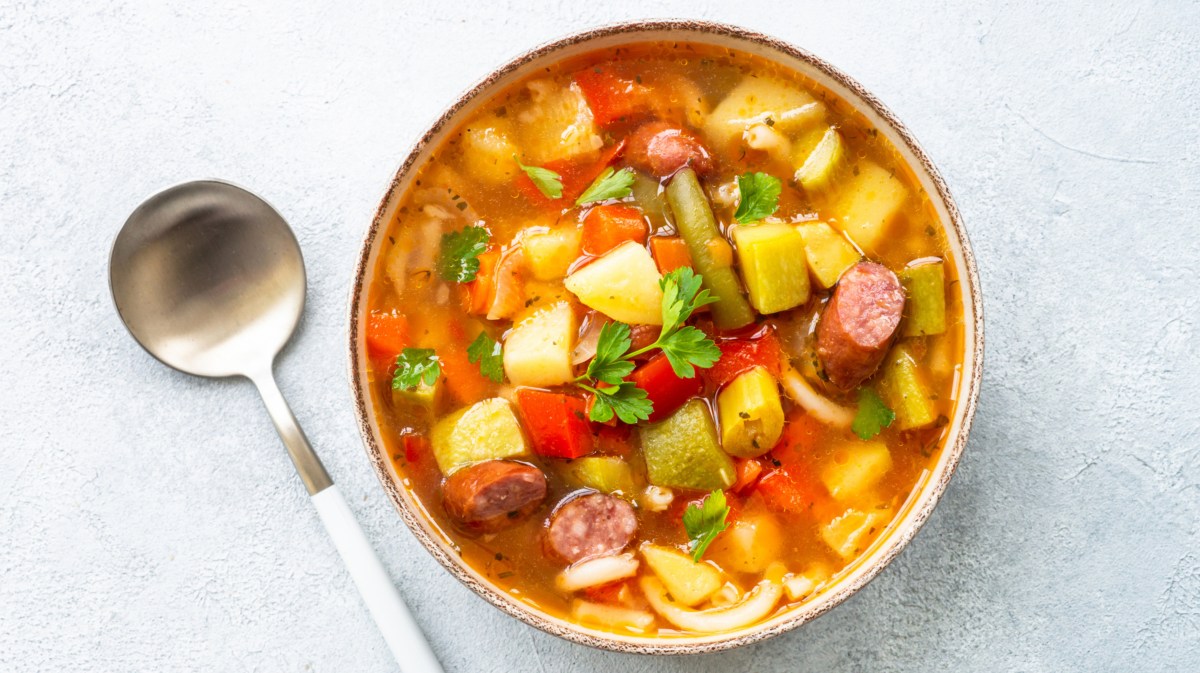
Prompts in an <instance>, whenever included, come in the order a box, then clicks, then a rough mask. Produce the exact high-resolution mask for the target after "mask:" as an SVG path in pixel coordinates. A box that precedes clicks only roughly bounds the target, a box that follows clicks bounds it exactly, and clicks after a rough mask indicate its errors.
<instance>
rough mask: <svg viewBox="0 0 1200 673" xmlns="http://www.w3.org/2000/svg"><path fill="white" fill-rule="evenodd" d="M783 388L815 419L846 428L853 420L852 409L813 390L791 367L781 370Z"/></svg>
mask: <svg viewBox="0 0 1200 673" xmlns="http://www.w3.org/2000/svg"><path fill="white" fill-rule="evenodd" d="M781 383H783V389H784V390H785V391H787V394H788V397H790V398H792V401H793V402H795V403H796V404H799V405H800V406H802V407H804V410H805V411H807V412H808V413H810V414H812V415H813V416H814V417H816V419H817V420H819V421H821V422H822V423H825V424H826V425H832V426H834V427H837V428H848V427H850V424H851V423H853V422H854V411H853V410H852V409H847V408H846V407H843V406H842V405H840V404H838V403H837V402H834V401H833V400H831V399H829V398H828V397H825V396H824V395H822V394H820V393H818V392H817V391H816V390H813V387H812V386H811V385H809V383H808V381H806V380H805V379H804V377H803V376H801V375H800V372H798V371H796V370H795V369H793V368H792V367H788V368H786V369H785V370H784V371H783V377H782V381H781Z"/></svg>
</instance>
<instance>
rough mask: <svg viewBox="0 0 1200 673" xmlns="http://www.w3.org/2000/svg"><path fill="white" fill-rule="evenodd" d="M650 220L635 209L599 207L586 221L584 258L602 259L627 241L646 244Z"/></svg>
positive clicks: (594, 209) (584, 225)
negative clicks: (601, 257) (605, 254)
mask: <svg viewBox="0 0 1200 673" xmlns="http://www.w3.org/2000/svg"><path fill="white" fill-rule="evenodd" d="M647 229H648V227H647V226H646V218H644V217H643V216H642V211H640V210H638V209H637V208H634V207H633V206H625V205H621V204H613V205H608V206H596V207H595V208H592V209H591V210H590V211H588V214H587V217H586V218H584V220H583V238H582V246H581V247H582V248H583V252H584V254H587V255H594V256H596V257H599V256H600V255H603V254H604V253H606V252H608V251H609V250H612V249H613V248H615V247H617V246H618V245H620V244H622V243H624V242H625V241H637V242H638V243H645V242H646V234H647V233H648V232H647Z"/></svg>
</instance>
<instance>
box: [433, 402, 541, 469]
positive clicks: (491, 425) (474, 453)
mask: <svg viewBox="0 0 1200 673" xmlns="http://www.w3.org/2000/svg"><path fill="white" fill-rule="evenodd" d="M430 445H431V446H432V448H433V457H434V460H436V461H437V464H438V468H440V469H441V471H442V474H446V475H449V474H450V473H452V472H454V471H455V470H457V469H458V468H460V467H465V466H467V465H470V464H472V463H478V462H481V461H485V460H496V459H499V458H513V457H516V456H526V455H529V443H528V442H527V441H526V440H525V435H524V433H522V432H521V424H520V423H519V422H517V416H516V414H514V413H513V410H512V406H511V405H509V403H508V400H506V399H504V398H501V397H493V398H490V399H486V400H482V401H480V402H476V403H475V404H472V405H471V406H469V407H465V408H463V409H459V410H458V411H456V412H454V413H452V414H450V415H449V416H446V417H445V418H443V419H442V420H440V421H438V422H437V425H434V426H433V432H432V433H430Z"/></svg>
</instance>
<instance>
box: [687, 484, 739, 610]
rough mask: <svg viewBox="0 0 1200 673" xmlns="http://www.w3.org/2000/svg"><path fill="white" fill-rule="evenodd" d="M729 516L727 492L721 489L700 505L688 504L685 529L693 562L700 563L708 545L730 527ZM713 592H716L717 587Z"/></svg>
mask: <svg viewBox="0 0 1200 673" xmlns="http://www.w3.org/2000/svg"><path fill="white" fill-rule="evenodd" d="M728 515H729V507H728V506H727V505H726V504H725V492H724V491H722V490H721V489H719V488H718V489H717V490H715V491H713V492H712V493H709V494H708V495H706V496H705V497H704V500H702V501H701V502H700V504H698V505H697V504H696V503H688V506H687V509H685V510H684V512H683V528H684V530H686V531H687V536H688V551H690V552H691V554H692V560H693V561H696V562H699V561H700V558H701V557H702V556H704V550H706V549H708V545H710V544H712V542H713V540H715V539H717V536H718V535H720V534H721V532H722V531H724V530H725V529H726V528H728V527H729V525H728V524H726V523H725V517H726V516H728ZM718 586H719V585H718ZM713 591H716V587H714V588H713Z"/></svg>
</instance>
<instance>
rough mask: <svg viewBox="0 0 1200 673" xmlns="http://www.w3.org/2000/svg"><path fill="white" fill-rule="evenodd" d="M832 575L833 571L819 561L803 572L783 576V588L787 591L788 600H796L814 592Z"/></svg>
mask: <svg viewBox="0 0 1200 673" xmlns="http://www.w3.org/2000/svg"><path fill="white" fill-rule="evenodd" d="M832 576H833V572H832V571H831V570H830V568H829V566H828V565H827V564H825V563H821V562H817V563H812V564H810V565H809V566H808V568H807V569H806V570H805V571H804V572H803V573H800V574H799V575H790V576H788V577H785V578H784V579H783V590H784V591H785V592H786V593H787V597H788V600H789V601H798V600H800V599H801V598H806V597H807V596H810V595H811V594H813V593H815V592H816V590H817V589H820V588H821V587H822V586H824V584H825V583H826V582H828V581H829V578H830V577H832Z"/></svg>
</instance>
